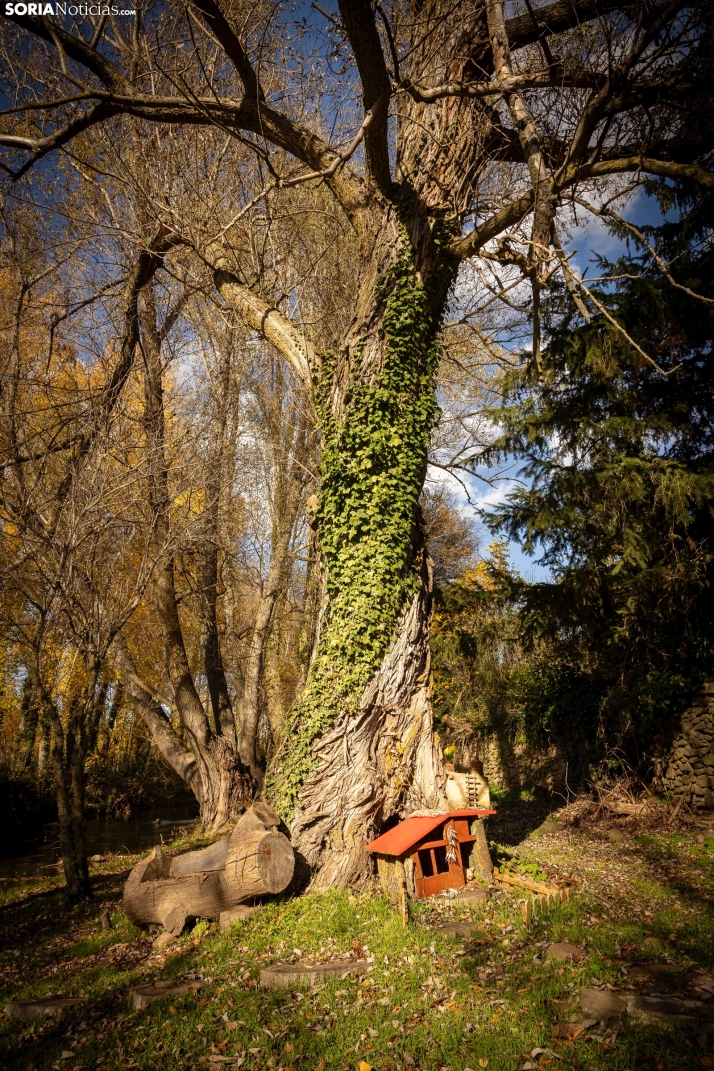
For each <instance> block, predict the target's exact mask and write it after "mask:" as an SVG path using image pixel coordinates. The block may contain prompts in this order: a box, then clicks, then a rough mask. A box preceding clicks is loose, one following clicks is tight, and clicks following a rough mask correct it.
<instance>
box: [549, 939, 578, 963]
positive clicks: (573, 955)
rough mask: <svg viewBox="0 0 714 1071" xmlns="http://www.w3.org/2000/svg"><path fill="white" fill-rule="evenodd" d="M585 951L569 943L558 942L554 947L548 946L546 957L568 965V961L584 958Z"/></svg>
mask: <svg viewBox="0 0 714 1071" xmlns="http://www.w3.org/2000/svg"><path fill="white" fill-rule="evenodd" d="M582 954H583V950H582V948H579V947H578V945H571V944H569V943H568V942H567V941H556V942H554V943H553V944H552V945H548V947H547V949H546V951H545V955H546V958H547V959H557V960H560V962H561V963H567V962H568V960H571V959H577V958H578V957H579V956H582Z"/></svg>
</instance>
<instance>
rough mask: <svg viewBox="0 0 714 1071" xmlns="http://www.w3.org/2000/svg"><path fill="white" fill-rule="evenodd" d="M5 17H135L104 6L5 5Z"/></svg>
mask: <svg viewBox="0 0 714 1071" xmlns="http://www.w3.org/2000/svg"><path fill="white" fill-rule="evenodd" d="M5 14H6V15H136V10H135V9H134V8H131V10H124V9H122V8H119V7H109V6H107V5H106V4H57V3H55V4H5Z"/></svg>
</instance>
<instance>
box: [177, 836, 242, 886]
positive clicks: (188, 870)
mask: <svg viewBox="0 0 714 1071" xmlns="http://www.w3.org/2000/svg"><path fill="white" fill-rule="evenodd" d="M230 839H231V838H230V836H228V837H223V838H222V839H221V840H217V841H216V843H215V844H211V845H209V847H208V848H202V849H201V851H199V852H186V854H185V855H177V856H176V857H175V858H174V859H172V860H171V868H170V870H169V875H168V876H169V877H171V878H186V877H188V876H189V874H201V873H207V872H208V871H209V870H223V868H224V866H225V865H226V856H227V855H228V845H229V843H230Z"/></svg>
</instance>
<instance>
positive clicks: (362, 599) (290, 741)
mask: <svg viewBox="0 0 714 1071" xmlns="http://www.w3.org/2000/svg"><path fill="white" fill-rule="evenodd" d="M430 296H431V295H430V293H429V287H428V285H427V286H425V285H424V283H423V282H422V281H421V280H420V279H419V278H418V277H417V275H416V273H415V270H414V258H413V253H412V249H411V246H410V242H409V237H408V234H407V231H406V228H404V227H400V241H399V245H398V248H397V249H396V251H395V255H394V257H393V260H392V262H391V263H390V265H389V267H388V269H387V270H385V272H384V273H383V275H382V276H381V278H380V280H379V285H378V292H377V304H378V306H381V308H382V309H383V317H382V330H383V332H384V337H385V339H386V345H385V346H383V360H382V366H381V368H380V369H379V370H378V372H377V373H376V374H375V373H374V370H373V369H371V368H370V370H369V374H365V375H364V376H361V375H360V371H361V370H360V369H353V373H354V378H355V385H354V387H353V388H352V391H351V394H350V396H349V398H348V399H347V404H346V406H345V412H344V415H343V416H342V418H341V419H340V420H336V419H335V418H334V416H333V413H332V407H331V404H330V399H331V394H332V386H333V377H334V374H335V367H336V361H335V359H334V357H329V356H328V358H326V360H325V362H324V367H325V371H324V375H323V379H322V382H321V384H320V389H319V391H318V398H317V413H318V420H319V425H320V430H321V435H322V461H321V471H322V479H321V485H320V495H319V507H318V510H317V513H316V523H317V525H318V533H319V537H320V543H321V546H322V550H323V554H324V560H325V565H326V568H327V596H328V610H327V613H326V615H325V619H324V621H323V625H322V634H321V640H320V644H319V647H318V650H317V653H316V657H315V661H314V663H313V667H312V671H311V675H310V680H309V683H308V686H307V688H306V690H305V693H304V695H303V697H302V700H301V702H300V704H299V706H298V709H297V711H296V716H295V719H294V721H293V724H292V726H291V729H290V731H289V733H288V735H287V739H286V745H285V748H284V750H283V752H282V754H281V756H280V759H279V762H278V764H277V766H276V768H275V769H274V770H273V771H272V772H271V774H270V777H269V780H268V786H267V788H268V792H269V795H270V797H271V800H272V801H273V802H274V804H275V806H276V807H277V809H278V810H279V812H280V813H281V814H282V815H283V817H284V818H286V819H289V817H290V815H291V814H292V810H293V807H294V805H295V800H296V797H297V794H298V792H299V790H300V787H301V786H302V784H303V783H304V781H305V779H306V778H307V777H308V775H309V773H310V771H311V769H312V768H313V762H314V760H313V758H312V746H313V743H314V741H315V739H316V738H317V737H318V736H319V735H320V734H322V733H323V732H324V731H325V730H326V729H327V728H328V727H329V726H330V725H331V724H333V722H334V720H335V719H336V718H337V717H338V716H339V715H340V714H342V713H345V712H346V713H349V712H350V711H352V710H356V709H357V705H358V702H359V698H360V695H361V693H362V690H363V689H364V687H365V685H366V684H367V682H368V681H369V679H370V677H371V676H372V675H373V674H374V672H375V670H376V669H377V667H378V666H379V664H380V662H381V660H382V658H383V657H384V654H385V653H386V651H387V650H388V648H389V645H390V642H391V640H392V637H393V633H394V627H395V623H396V621H397V619H398V616H399V612H400V610H401V609H402V607H403V606H404V604H405V602H406V601H407V600H408V599H409V597H410V596H411V595H412V594H413V593H414V592H415V591H416V590H417V587H418V578H417V574H416V566H417V563H415V562H412V561H410V551H411V546H412V538H413V531H414V518H415V512H416V507H417V501H418V498H419V493H420V491H421V485H422V481H423V476H424V468H425V463H426V452H427V448H428V445H429V438H430V435H431V431H432V428H433V426H434V422H435V418H436V412H437V410H436V400H435V371H436V362H437V347H436V342H435V338H436V333H437V330H438V326H439V325H438V320H437V319H436V318H435V316H434V313H433V312H432V309H433V307H434V306H438V305H439V302H438V301H431V300H430ZM353 359H359V354H357V355H355V354H353Z"/></svg>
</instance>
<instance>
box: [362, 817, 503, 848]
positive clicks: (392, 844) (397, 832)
mask: <svg viewBox="0 0 714 1071" xmlns="http://www.w3.org/2000/svg"><path fill="white" fill-rule="evenodd" d="M495 813H496V812H495V811H484V810H468V811H449V812H448V814H430V815H425V816H424V817H423V818H421V817H414V818H405V819H404V821H403V822H400V823H399V825H398V826H395V827H394V829H388V830H387V832H386V833H383V834H382V836H381V837H377V839H376V840H373V841H372V843H371V844H368V845H367V847H366V849H365V851H368V852H379V853H380V855H404V852H408V851H409V849H410V848H412V847H413V846H414V845H415V844H416V843H417V842H418V841H420V840H423V839H424V837H426V836H427V835H428V834H429V833H431V831H432V829H436V827H437V826H440V825H443V823H444V822H448V821H449V819H450V818H478V817H480V816H481V815H484V814H495Z"/></svg>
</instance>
